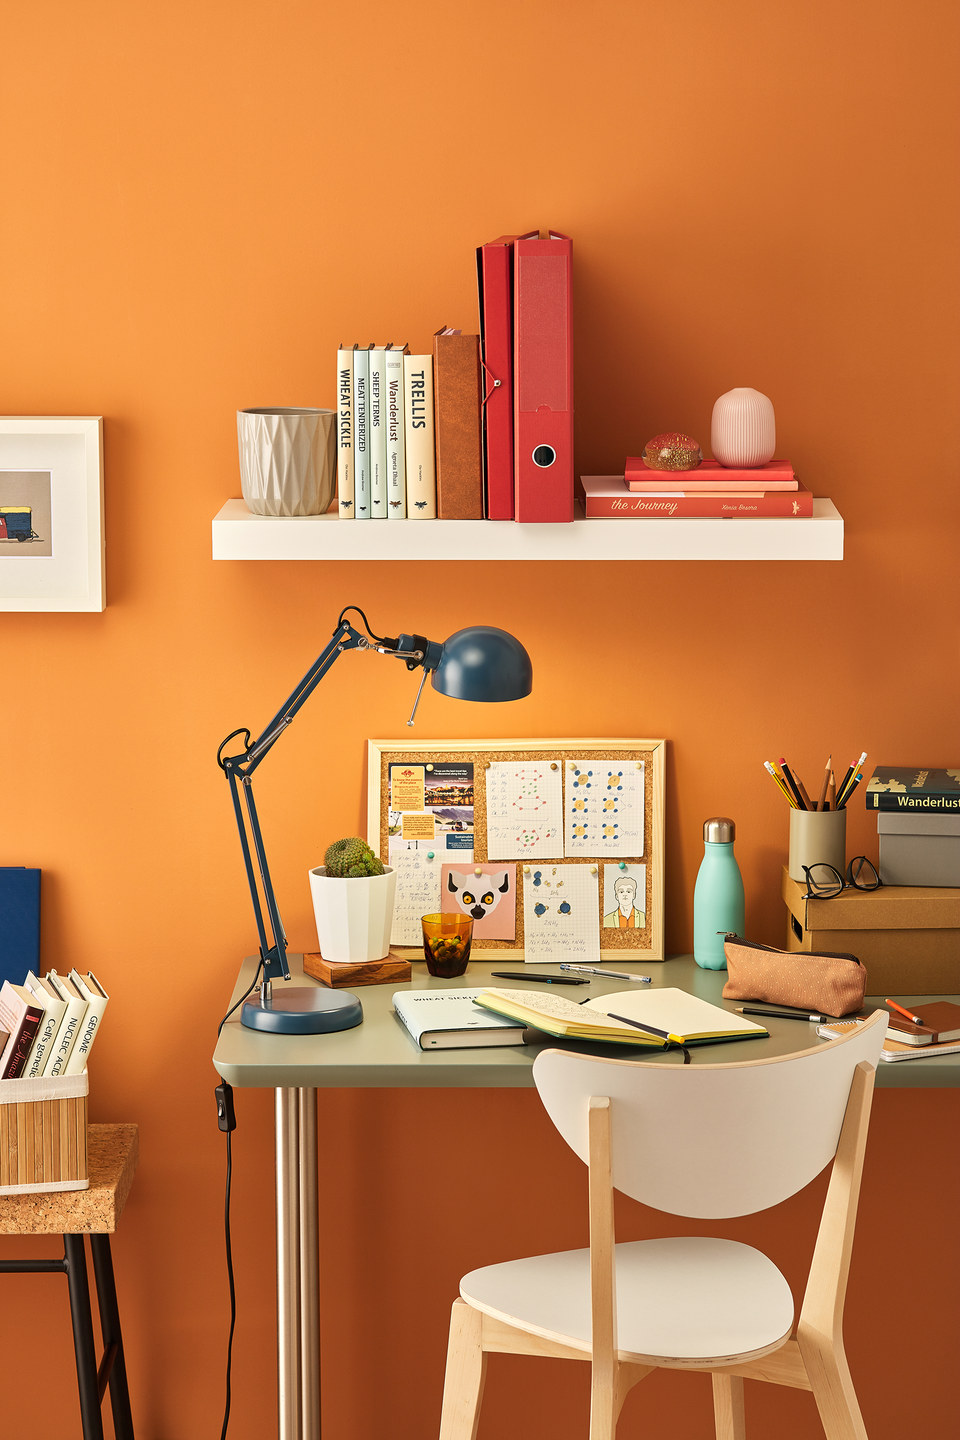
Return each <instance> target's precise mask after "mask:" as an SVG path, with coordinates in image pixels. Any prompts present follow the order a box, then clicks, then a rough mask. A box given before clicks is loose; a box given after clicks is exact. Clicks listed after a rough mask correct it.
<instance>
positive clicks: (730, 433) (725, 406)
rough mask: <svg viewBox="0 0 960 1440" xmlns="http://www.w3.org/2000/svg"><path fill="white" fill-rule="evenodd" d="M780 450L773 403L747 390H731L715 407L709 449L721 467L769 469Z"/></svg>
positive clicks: (756, 391)
mask: <svg viewBox="0 0 960 1440" xmlns="http://www.w3.org/2000/svg"><path fill="white" fill-rule="evenodd" d="M776 446H777V426H776V421H775V419H774V414H773V402H772V401H771V400H768V399H767V397H766V395H761V394H760V391H759V390H751V389H750V388H749V387H748V386H744V387H742V388H740V389H738V390H728V391H727V393H726V395H721V396H720V399H719V400H718V401H717V403H716V404H715V405H714V407H713V420H712V422H711V425H710V449H711V450H712V451H713V458H714V460H719V462H720V464H721V465H729V466H731V467H733V468H734V469H738V470H745V469H748V468H750V467H752V466H755V465H766V464H767V462H768V461H769V460H772V459H773V454H774V451H775V449H776Z"/></svg>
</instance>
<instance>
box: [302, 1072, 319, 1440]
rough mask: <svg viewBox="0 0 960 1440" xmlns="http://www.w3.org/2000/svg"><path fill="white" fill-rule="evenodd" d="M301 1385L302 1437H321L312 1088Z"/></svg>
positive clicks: (307, 1111) (305, 1109) (305, 1163)
mask: <svg viewBox="0 0 960 1440" xmlns="http://www.w3.org/2000/svg"><path fill="white" fill-rule="evenodd" d="M300 1387H301V1390H300V1393H301V1400H302V1417H303V1440H320V1209H319V1204H318V1200H317V1092H316V1089H314V1088H313V1087H311V1088H309V1089H302V1090H301V1091H300Z"/></svg>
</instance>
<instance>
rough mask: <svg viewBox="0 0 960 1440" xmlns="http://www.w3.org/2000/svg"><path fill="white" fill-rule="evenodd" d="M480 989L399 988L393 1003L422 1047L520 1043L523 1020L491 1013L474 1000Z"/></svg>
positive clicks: (464, 1047)
mask: <svg viewBox="0 0 960 1440" xmlns="http://www.w3.org/2000/svg"><path fill="white" fill-rule="evenodd" d="M479 994H480V991H479V990H398V991H397V992H396V994H395V995H394V997H393V1006H394V1009H395V1010H396V1012H397V1014H398V1016H399V1017H400V1019H401V1021H402V1022H403V1024H404V1025H405V1026H406V1028H407V1030H409V1032H410V1034H411V1035H412V1037H413V1039H414V1040H415V1041H416V1042H417V1044H418V1045H419V1046H420V1049H421V1050H461V1049H468V1048H474V1047H479V1046H481V1045H485V1046H489V1045H522V1044H523V1032H524V1029H525V1028H526V1026H525V1023H524V1021H522V1020H510V1019H507V1018H505V1017H504V1016H502V1015H494V1014H493V1012H492V1011H490V1010H483V1009H481V1007H480V1006H479V1005H475V1004H474V1003H473V1002H474V1001H475V999H476V998H477V996H478V995H479Z"/></svg>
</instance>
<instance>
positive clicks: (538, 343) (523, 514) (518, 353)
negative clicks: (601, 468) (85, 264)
mask: <svg viewBox="0 0 960 1440" xmlns="http://www.w3.org/2000/svg"><path fill="white" fill-rule="evenodd" d="M572 256H573V242H572V241H571V240H570V239H569V237H568V236H566V235H560V234H559V233H558V232H557V231H555V230H551V231H550V233H549V238H548V239H545V240H541V239H540V238H539V237H527V236H520V237H519V238H518V239H517V241H516V243H515V245H514V247H513V259H514V285H513V303H514V388H515V395H516V399H515V408H514V448H515V452H516V455H515V462H514V464H515V474H516V510H515V513H516V518H517V520H519V521H571V520H572V519H573V483H574V475H573V316H572V313H571V289H570V272H571V261H572Z"/></svg>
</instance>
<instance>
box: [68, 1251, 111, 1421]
mask: <svg viewBox="0 0 960 1440" xmlns="http://www.w3.org/2000/svg"><path fill="white" fill-rule="evenodd" d="M63 1258H64V1265H65V1268H66V1272H67V1285H68V1287H69V1290H70V1318H71V1320H72V1321H73V1348H74V1350H75V1352H76V1357H77V1386H78V1388H79V1390H80V1421H81V1424H82V1426H83V1440H103V1420H102V1419H101V1416H100V1394H99V1391H98V1388H97V1355H96V1351H95V1349H94V1345H93V1317H92V1316H91V1314H90V1287H89V1285H88V1284H87V1256H86V1251H85V1249H84V1244H83V1236H82V1235H64V1237H63Z"/></svg>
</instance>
